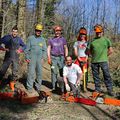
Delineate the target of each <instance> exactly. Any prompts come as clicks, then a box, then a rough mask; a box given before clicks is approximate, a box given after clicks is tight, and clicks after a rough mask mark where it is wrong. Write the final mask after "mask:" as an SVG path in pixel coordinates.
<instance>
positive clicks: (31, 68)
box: [25, 24, 47, 93]
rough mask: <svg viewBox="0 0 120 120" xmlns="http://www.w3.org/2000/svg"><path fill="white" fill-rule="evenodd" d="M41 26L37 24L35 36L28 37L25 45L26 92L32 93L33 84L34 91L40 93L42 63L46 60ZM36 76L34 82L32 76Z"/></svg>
mask: <svg viewBox="0 0 120 120" xmlns="http://www.w3.org/2000/svg"><path fill="white" fill-rule="evenodd" d="M42 30H43V26H42V25H41V24H37V25H36V26H35V34H34V35H32V36H30V37H28V40H27V44H26V46H27V47H26V50H25V54H26V62H27V63H28V76H27V83H26V88H27V90H28V92H31V93H32V90H33V85H34V82H35V90H36V91H37V92H40V86H41V82H42V61H43V59H46V56H47V54H46V51H47V47H46V42H45V39H44V38H43V37H42V36H41V33H42ZM35 74H36V81H35V79H34V75H35Z"/></svg>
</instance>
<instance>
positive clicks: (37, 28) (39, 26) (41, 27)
mask: <svg viewBox="0 0 120 120" xmlns="http://www.w3.org/2000/svg"><path fill="white" fill-rule="evenodd" d="M35 30H41V31H42V30H43V26H42V25H41V24H37V25H36V26H35Z"/></svg>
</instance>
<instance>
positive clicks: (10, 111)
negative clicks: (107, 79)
mask: <svg viewBox="0 0 120 120" xmlns="http://www.w3.org/2000/svg"><path fill="white" fill-rule="evenodd" d="M43 73H44V75H43V84H42V87H41V89H42V90H44V91H47V92H48V91H49V92H51V88H50V86H51V81H50V68H49V67H48V65H47V64H44V65H43ZM16 87H17V88H21V89H24V90H25V88H24V86H23V84H21V82H17V83H16ZM88 88H89V90H88V91H87V92H85V93H83V92H81V95H82V96H83V97H86V96H90V95H92V92H91V91H92V90H94V84H93V83H92V82H90V83H89V84H88ZM103 89H104V86H103ZM34 92H35V94H37V93H36V91H34ZM59 98H60V95H59V94H57V93H52V92H51V95H50V97H49V98H48V102H47V103H41V102H38V103H34V104H31V105H23V104H21V103H20V101H15V100H11V101H9V100H4V101H3V100H0V120H8V119H9V120H73V119H75V120H119V119H120V107H118V106H113V105H105V104H97V105H96V106H88V105H84V104H80V103H69V102H66V101H60V100H59Z"/></svg>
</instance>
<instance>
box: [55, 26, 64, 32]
mask: <svg viewBox="0 0 120 120" xmlns="http://www.w3.org/2000/svg"><path fill="white" fill-rule="evenodd" d="M53 29H54V31H61V30H62V27H61V26H55V27H54V28H53Z"/></svg>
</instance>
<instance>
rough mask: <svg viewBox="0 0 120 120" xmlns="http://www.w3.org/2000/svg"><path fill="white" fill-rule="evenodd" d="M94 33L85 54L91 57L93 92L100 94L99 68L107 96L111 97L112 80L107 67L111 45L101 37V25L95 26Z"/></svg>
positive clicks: (106, 39)
mask: <svg viewBox="0 0 120 120" xmlns="http://www.w3.org/2000/svg"><path fill="white" fill-rule="evenodd" d="M94 31H95V34H96V36H95V38H94V39H93V40H92V41H91V43H90V44H89V45H88V48H87V50H86V53H87V54H88V53H90V54H91V56H92V59H91V67H92V74H93V79H94V82H95V91H96V92H99V93H101V92H102V90H101V86H100V78H99V70H100V68H101V70H102V72H103V77H104V82H105V85H106V88H107V92H108V95H110V96H113V88H112V80H111V76H110V73H109V66H108V56H109V55H110V54H111V53H112V51H113V50H112V44H111V41H110V40H109V39H108V38H106V37H104V36H103V27H102V26H101V25H98V24H97V25H95V27H94Z"/></svg>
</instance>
